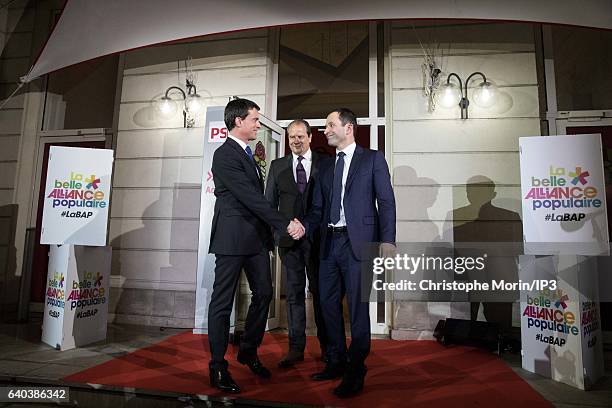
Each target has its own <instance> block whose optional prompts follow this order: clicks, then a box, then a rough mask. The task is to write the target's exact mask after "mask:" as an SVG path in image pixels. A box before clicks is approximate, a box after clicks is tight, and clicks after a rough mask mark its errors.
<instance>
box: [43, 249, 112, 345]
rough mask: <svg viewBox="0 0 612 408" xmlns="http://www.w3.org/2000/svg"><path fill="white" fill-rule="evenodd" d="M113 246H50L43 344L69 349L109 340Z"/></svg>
mask: <svg viewBox="0 0 612 408" xmlns="http://www.w3.org/2000/svg"><path fill="white" fill-rule="evenodd" d="M110 267H111V247H110V246H106V247H85V246H75V245H62V246H57V245H51V251H50V256H49V272H48V276H47V291H46V294H45V314H44V317H43V330H42V341H43V342H44V343H47V344H49V345H50V346H52V347H55V348H57V349H59V350H69V349H72V348H74V347H77V346H84V345H86V344H90V343H93V342H96V341H100V340H104V339H105V338H106V323H107V319H108V296H109V290H110Z"/></svg>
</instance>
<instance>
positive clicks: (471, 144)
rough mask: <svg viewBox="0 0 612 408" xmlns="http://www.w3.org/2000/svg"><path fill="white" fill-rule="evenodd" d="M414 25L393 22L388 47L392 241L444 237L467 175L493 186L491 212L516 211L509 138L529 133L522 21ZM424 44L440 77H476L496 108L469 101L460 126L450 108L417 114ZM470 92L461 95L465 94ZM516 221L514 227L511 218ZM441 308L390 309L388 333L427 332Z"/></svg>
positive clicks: (528, 34) (528, 60)
mask: <svg viewBox="0 0 612 408" xmlns="http://www.w3.org/2000/svg"><path fill="white" fill-rule="evenodd" d="M425 24H427V23H426V22H424V23H423V25H421V26H417V27H415V28H413V27H412V25H411V24H404V23H397V24H395V25H393V26H392V28H391V35H390V37H391V42H390V47H389V61H390V64H391V67H390V74H391V78H390V84H389V85H388V88H387V89H390V92H391V95H390V105H391V111H392V116H391V117H392V122H391V123H392V129H391V130H392V147H391V156H392V157H391V161H392V167H393V173H394V175H393V183H394V187H395V194H396V198H397V206H398V221H397V232H398V234H397V235H398V237H397V240H398V242H429V241H435V240H447V241H449V240H452V239H453V238H452V226H453V221H455V222H462V221H472V220H453V210H456V209H458V208H461V207H464V206H467V205H468V201H467V196H466V186H467V185H468V184H469V183H468V180H469V179H470V178H471V177H474V176H485V177H487V178H489V179H490V180H492V181H493V183H494V184H495V190H496V192H497V197H496V198H495V199H494V200H493V201H492V204H493V205H494V206H496V207H500V208H503V209H507V210H511V211H514V212H516V213H518V214H519V215H520V211H521V206H520V178H519V158H518V138H519V137H520V136H528V135H539V134H540V122H539V105H538V83H537V75H536V58H535V50H534V34H533V31H532V27H531V26H530V25H528V24H525V25H520V24H471V25H463V24H456V23H452V24H451V23H449V24H448V25H446V26H435V27H431V26H430V27H426V26H425ZM419 40H420V41H421V42H422V43H423V44H424V45H425V46H432V44H433V45H434V46H437V44H439V45H440V47H441V49H444V50H445V53H444V57H443V58H442V59H441V62H442V69H443V72H444V74H445V75H444V76H443V80H444V81H445V80H446V75H447V74H448V73H450V72H455V73H457V74H458V75H459V76H460V77H461V78H462V80H463V81H465V80H466V79H467V77H468V76H469V75H470V74H471V73H472V72H474V71H481V72H483V73H484V74H485V75H486V76H487V79H489V80H491V81H492V82H494V83H495V84H497V85H498V87H499V88H498V90H499V95H498V100H497V102H496V104H495V105H494V106H493V107H491V108H489V109H482V108H479V107H478V106H476V105H475V104H474V103H472V104H471V105H470V107H469V117H470V119H468V120H461V119H460V117H461V115H460V109H459V107H458V106H457V107H453V108H448V109H445V108H443V107H441V106H438V107H437V109H436V110H435V111H434V112H433V113H429V112H428V110H427V99H426V98H425V97H424V96H422V72H421V64H422V62H423V52H422V50H421V48H420V46H419ZM471 92H472V91H471V90H470V91H469V96H471ZM515 222H518V221H515ZM452 313H453V312H452V311H451V309H450V305H448V304H446V305H440V304H433V303H429V304H427V303H423V304H418V303H417V304H412V305H411V304H406V303H401V302H398V303H397V304H396V307H395V312H394V316H395V321H394V327H395V328H396V329H405V330H412V331H414V333H412V334H409V335H408V337H410V336H412V337H419V336H421V335H422V332H423V331H430V330H432V329H433V327H434V326H435V324H436V322H437V320H438V319H439V318H444V317H446V316H450V315H451V314H452Z"/></svg>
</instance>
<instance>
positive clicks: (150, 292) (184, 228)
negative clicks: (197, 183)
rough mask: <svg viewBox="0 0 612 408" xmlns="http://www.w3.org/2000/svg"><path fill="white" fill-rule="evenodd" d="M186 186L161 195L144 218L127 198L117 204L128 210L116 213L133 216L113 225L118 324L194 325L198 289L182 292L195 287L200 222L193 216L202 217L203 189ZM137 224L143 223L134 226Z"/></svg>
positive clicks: (113, 290)
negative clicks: (198, 215)
mask: <svg viewBox="0 0 612 408" xmlns="http://www.w3.org/2000/svg"><path fill="white" fill-rule="evenodd" d="M185 186H186V185H183V184H181V185H176V186H175V188H174V189H172V190H162V191H160V192H159V197H158V199H157V200H155V201H153V202H152V203H151V204H149V205H148V206H147V207H146V208H145V209H144V210H143V212H142V214H141V215H139V214H135V213H134V211H132V212H130V209H129V208H128V207H129V206H130V203H129V202H128V201H127V200H126V201H125V202H120V203H114V204H113V205H118V206H123V207H119V208H114V209H115V211H113V212H114V213H115V214H122V215H123V216H124V217H128V216H129V217H130V218H128V219H126V218H114V219H113V224H114V227H115V228H118V229H120V231H118V232H119V234H118V235H116V236H115V237H114V238H113V239H112V241H111V245H112V247H113V258H112V272H111V276H112V278H111V281H112V282H114V285H113V286H115V287H112V288H111V296H110V305H109V313H113V314H115V321H117V322H120V323H128V324H138V325H150V326H160V327H181V328H186V327H189V328H191V327H193V322H194V314H195V291H194V290H181V288H182V287H189V288H191V287H194V286H195V279H196V277H195V275H196V265H197V224H198V222H197V220H193V219H192V218H193V214H198V213H199V205H197V204H198V202H194V195H195V196H199V193H200V190H199V189H195V188H180V187H185ZM187 186H189V187H193V185H191V184H189V185H187ZM168 192H170V193H168ZM198 199H199V198H198ZM169 207H170V208H172V210H171V211H172V216H171V217H168V215H169V214H167V213H168V208H169ZM193 208H195V210H194V209H193ZM194 211H195V212H194ZM132 216H133V217H134V218H131V217H132ZM181 218H182V219H181ZM185 218H188V219H185ZM134 224H139V225H137V226H136V228H132V227H133V226H134ZM193 224H196V227H195V232H194V231H192V230H191V229H192V227H193ZM194 234H195V242H191V241H192V239H191V237H192V236H193V235H194ZM116 286H119V287H116ZM173 287H176V289H174V288H173ZM168 288H171V289H168Z"/></svg>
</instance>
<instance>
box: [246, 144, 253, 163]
mask: <svg viewBox="0 0 612 408" xmlns="http://www.w3.org/2000/svg"><path fill="white" fill-rule="evenodd" d="M244 151H245V152H246V153H247V154H248V155H249V158H250V159H251V160H252V161H253V163H255V158H254V157H253V151H252V150H251V146H249V145H247V147H246V148H245V149H244Z"/></svg>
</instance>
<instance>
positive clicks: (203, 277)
mask: <svg viewBox="0 0 612 408" xmlns="http://www.w3.org/2000/svg"><path fill="white" fill-rule="evenodd" d="M224 111H225V107H224V106H210V107H208V109H207V110H206V125H205V127H204V129H205V137H204V152H203V154H202V192H201V196H200V232H199V241H198V269H197V277H196V283H197V286H196V310H195V325H194V329H193V332H194V333H196V334H201V333H207V332H208V305H209V303H210V296H211V294H212V288H213V283H214V281H215V255H214V254H209V253H208V248H209V246H210V228H211V225H212V220H213V215H214V212H215V201H216V198H215V183H214V180H213V174H212V170H211V168H212V160H213V155H214V153H215V150H217V148H218V147H219V146H221V145H222V144H223V142H225V141H226V140H227V136H228V131H227V127H226V126H225V122H224V116H223V114H224ZM232 322H233V313H232ZM232 324H233V323H232Z"/></svg>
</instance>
